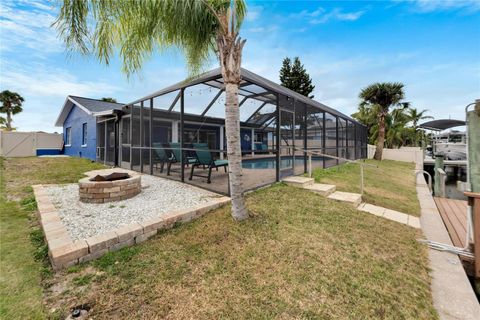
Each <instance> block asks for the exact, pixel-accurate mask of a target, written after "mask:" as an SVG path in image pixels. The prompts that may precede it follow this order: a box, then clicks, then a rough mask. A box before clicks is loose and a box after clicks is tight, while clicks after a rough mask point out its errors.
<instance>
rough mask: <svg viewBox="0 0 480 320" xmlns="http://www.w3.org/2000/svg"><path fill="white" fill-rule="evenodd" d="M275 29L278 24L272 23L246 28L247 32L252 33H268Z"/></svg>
mask: <svg viewBox="0 0 480 320" xmlns="http://www.w3.org/2000/svg"><path fill="white" fill-rule="evenodd" d="M275 30H278V26H276V25H272V26H266V27H254V28H249V29H247V32H252V33H265V32H267V33H269V32H273V31H275Z"/></svg>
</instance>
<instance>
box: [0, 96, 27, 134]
mask: <svg viewBox="0 0 480 320" xmlns="http://www.w3.org/2000/svg"><path fill="white" fill-rule="evenodd" d="M24 101H25V100H24V99H23V97H22V96H21V95H19V94H18V93H16V92H12V91H9V90H4V91H2V92H0V102H1V103H2V106H1V107H0V112H1V113H6V114H7V118H6V119H5V129H6V130H7V131H12V115H14V114H17V113H20V112H22V111H23V109H22V103H23V102H24Z"/></svg>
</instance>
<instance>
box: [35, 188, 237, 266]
mask: <svg viewBox="0 0 480 320" xmlns="http://www.w3.org/2000/svg"><path fill="white" fill-rule="evenodd" d="M32 188H33V192H34V195H35V199H36V201H37V208H38V214H39V217H40V224H41V225H42V229H43V232H44V234H45V239H46V241H47V245H48V255H49V257H50V261H51V263H52V266H53V268H54V269H55V270H59V269H62V268H66V267H69V266H72V265H75V264H77V263H82V262H86V261H90V260H93V259H97V258H99V257H101V256H103V255H104V254H105V253H107V252H109V251H115V250H119V249H121V248H124V247H128V246H132V245H134V244H136V243H140V242H143V241H145V240H147V239H148V238H150V237H152V236H154V235H156V234H157V232H158V230H164V229H169V228H171V227H173V225H174V224H175V223H185V222H189V221H192V220H194V219H197V218H199V217H201V216H203V215H204V214H205V213H207V212H209V211H211V210H214V209H216V208H219V207H221V206H223V205H225V204H227V203H229V202H230V198H229V197H224V196H221V197H216V198H212V202H210V203H207V204H200V205H197V206H194V207H191V208H188V209H184V210H177V211H172V212H169V213H166V214H163V215H162V216H160V217H157V218H153V219H150V220H147V221H144V222H142V223H134V224H130V225H127V226H123V227H120V228H118V229H116V230H113V231H109V232H107V233H104V234H101V235H97V236H93V237H90V238H88V239H84V240H75V241H73V240H72V238H71V237H70V235H69V233H68V231H67V229H66V227H65V226H64V225H63V223H62V221H61V219H60V216H59V215H58V212H57V209H56V208H55V206H54V205H53V203H52V202H51V200H50V198H49V196H48V194H47V192H46V190H45V188H44V187H43V185H34V186H32Z"/></svg>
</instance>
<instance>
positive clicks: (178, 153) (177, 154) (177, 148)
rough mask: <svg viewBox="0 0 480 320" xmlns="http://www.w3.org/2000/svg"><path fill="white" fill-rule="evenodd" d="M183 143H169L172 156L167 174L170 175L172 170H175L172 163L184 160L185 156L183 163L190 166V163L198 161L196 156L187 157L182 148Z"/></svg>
mask: <svg viewBox="0 0 480 320" xmlns="http://www.w3.org/2000/svg"><path fill="white" fill-rule="evenodd" d="M181 149H182V148H181V144H180V143H176V142H174V143H169V151H170V152H171V157H170V160H169V161H168V165H167V175H168V176H169V175H170V172H171V171H174V170H172V169H171V168H172V163H180V162H181V161H182V160H181V159H182V157H183V165H184V166H187V167H188V166H189V165H190V164H192V165H193V164H194V163H196V162H197V159H196V158H192V157H185V156H184V154H183V152H182V150H181Z"/></svg>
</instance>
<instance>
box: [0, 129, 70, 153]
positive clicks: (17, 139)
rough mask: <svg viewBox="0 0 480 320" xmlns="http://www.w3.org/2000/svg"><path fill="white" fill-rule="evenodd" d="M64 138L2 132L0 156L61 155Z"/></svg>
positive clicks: (48, 134)
mask: <svg viewBox="0 0 480 320" xmlns="http://www.w3.org/2000/svg"><path fill="white" fill-rule="evenodd" d="M62 148H63V136H62V135H61V134H59V133H46V132H17V131H0V156H2V157H34V156H37V155H48V154H60V153H61V151H62Z"/></svg>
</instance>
